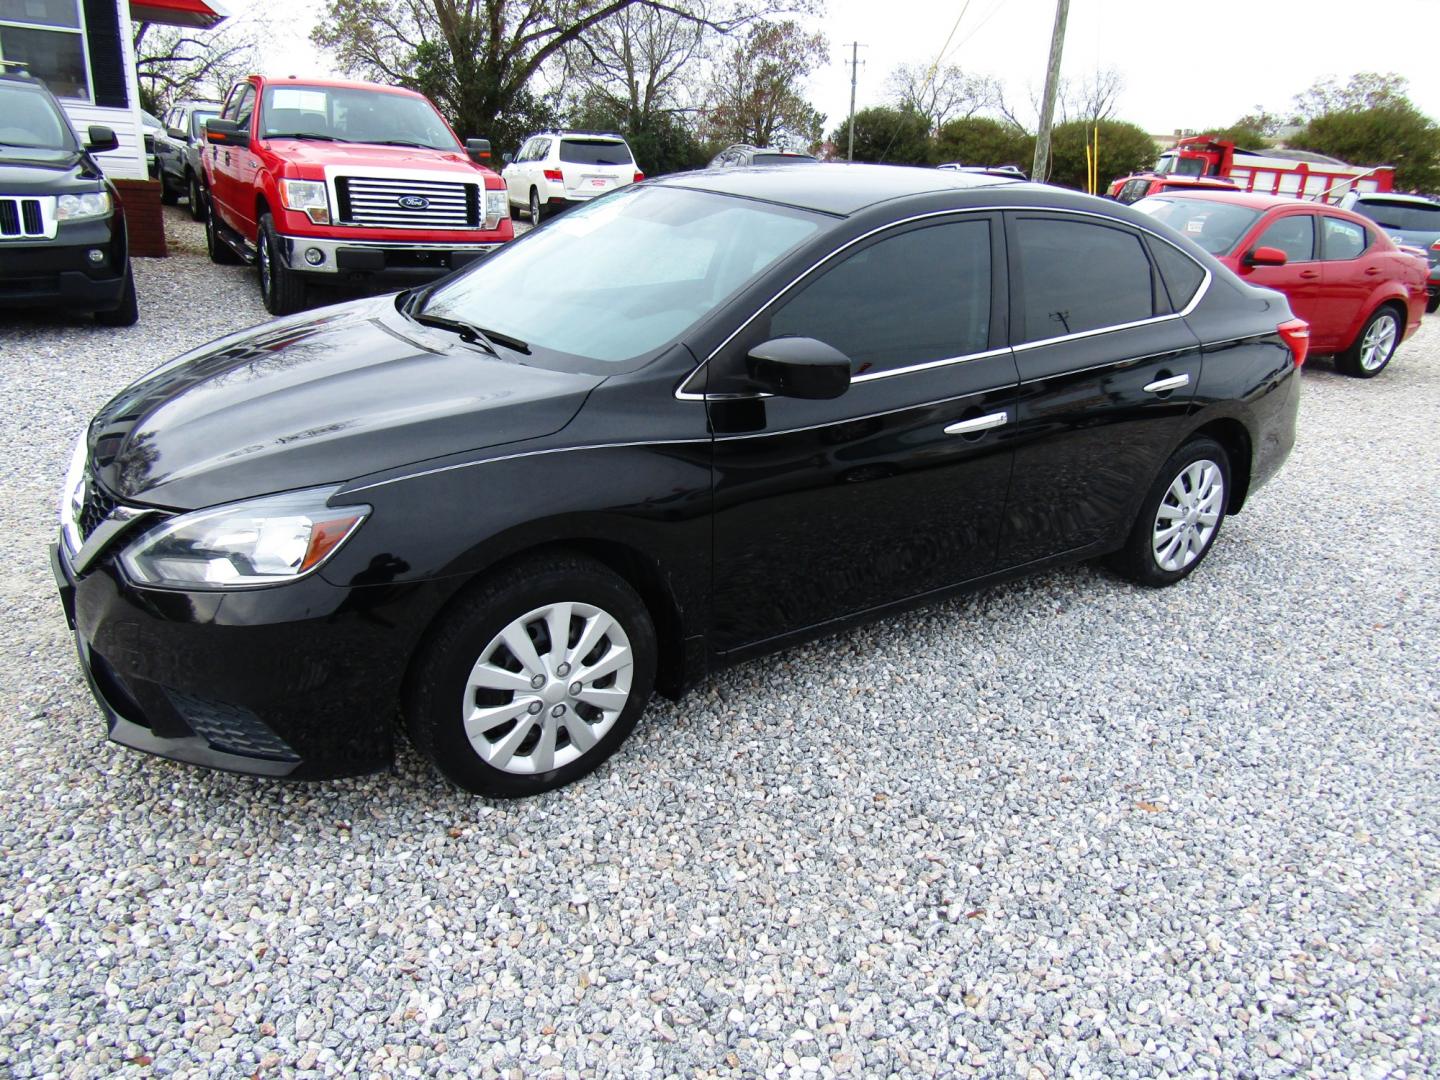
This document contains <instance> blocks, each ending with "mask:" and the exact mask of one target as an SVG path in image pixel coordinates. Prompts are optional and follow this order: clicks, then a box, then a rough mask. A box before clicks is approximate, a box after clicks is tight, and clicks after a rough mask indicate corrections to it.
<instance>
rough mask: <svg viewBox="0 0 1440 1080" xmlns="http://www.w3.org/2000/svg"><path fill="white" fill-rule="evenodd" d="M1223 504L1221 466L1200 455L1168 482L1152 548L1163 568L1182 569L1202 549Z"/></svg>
mask: <svg viewBox="0 0 1440 1080" xmlns="http://www.w3.org/2000/svg"><path fill="white" fill-rule="evenodd" d="M1224 506H1225V477H1224V475H1223V474H1222V473H1221V472H1220V466H1219V465H1216V464H1215V462H1213V461H1210V460H1209V459H1208V458H1202V459H1201V460H1199V461H1196V462H1193V463H1192V464H1190V465H1187V466H1185V468H1184V469H1182V470H1181V471H1180V475H1179V476H1177V477H1175V479H1174V480H1173V481H1171V483H1170V487H1169V489H1168V490H1167V491H1166V492H1165V497H1164V498H1163V499H1161V500H1160V509H1159V510H1158V511H1156V513H1155V528H1154V532H1153V535H1152V538H1151V548H1152V550H1153V551H1154V552H1155V561H1156V562H1157V563H1158V564H1159V565H1160V569H1162V570H1170V571H1175V570H1184V569H1185V568H1186V567H1187V566H1189V565H1190V564H1191V563H1193V562H1194V561H1195V560H1196V559H1198V558H1199V557H1200V556H1201V554H1202V553H1203V552H1204V551H1205V545H1206V544H1208V543H1210V538H1211V537H1212V536H1214V535H1215V527H1216V526H1217V525H1218V524H1219V523H1220V511H1221V510H1222V509H1223V507H1224Z"/></svg>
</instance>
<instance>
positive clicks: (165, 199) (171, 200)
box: [160, 169, 180, 206]
mask: <svg viewBox="0 0 1440 1080" xmlns="http://www.w3.org/2000/svg"><path fill="white" fill-rule="evenodd" d="M179 201H180V192H178V191H176V190H175V189H174V188H173V187H171V186H170V179H169V177H168V176H167V175H166V173H165V170H164V169H161V170H160V202H161V204H162V205H164V206H174V205H175V204H176V203H178V202H179Z"/></svg>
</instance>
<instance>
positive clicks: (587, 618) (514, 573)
mask: <svg viewBox="0 0 1440 1080" xmlns="http://www.w3.org/2000/svg"><path fill="white" fill-rule="evenodd" d="M655 657H656V642H655V628H654V624H653V622H652V621H651V618H650V614H649V612H648V611H647V610H646V608H645V604H644V602H643V601H642V600H641V599H640V597H639V595H637V594H636V592H635V590H634V589H632V588H631V587H630V585H629V584H628V583H627V582H626V581H625V580H624V579H623V578H620V577H619V576H617V575H616V574H614V573H613V572H611V571H610V570H609V569H607V568H606V567H605V566H603V565H602V564H600V563H597V562H594V561H592V560H590V559H586V558H583V557H581V556H578V555H569V554H564V553H561V554H558V555H554V556H549V557H545V558H538V559H533V560H528V561H525V562H522V563H518V564H514V565H512V566H510V567H508V568H507V569H506V572H505V573H504V574H503V575H497V576H495V577H492V578H490V579H487V580H486V581H484V582H482V583H481V584H479V585H478V586H476V587H474V588H472V589H471V590H470V591H469V592H467V593H465V594H463V595H462V596H461V598H460V599H459V600H458V602H457V603H456V604H455V605H453V606H452V607H451V609H450V611H449V612H448V614H446V615H445V616H443V617H442V619H441V621H440V623H439V624H438V625H437V627H436V629H435V630H434V632H433V633H432V634H431V635H430V637H429V639H428V641H427V643H426V645H425V646H424V647H423V652H422V654H421V656H420V657H419V659H418V661H417V664H416V666H415V669H414V670H413V671H412V673H411V678H410V680H409V682H408V687H409V689H408V691H407V694H406V702H405V705H406V708H405V714H406V723H407V726H408V728H409V731H410V736H411V739H412V741H413V742H414V743H415V745H416V747H417V748H419V749H420V750H421V752H422V753H424V754H425V755H426V756H427V757H429V758H430V759H431V761H433V762H434V763H435V765H436V767H437V768H439V769H440V771H441V772H442V773H444V774H445V775H446V776H447V777H449V778H450V779H451V780H452V781H454V782H455V783H456V784H458V785H459V786H460V787H462V788H465V789H466V790H467V791H473V792H475V793H477V794H481V795H490V796H495V797H497V798H516V797H520V796H525V795H537V794H539V793H541V792H544V791H550V790H551V789H553V788H557V787H561V786H562V785H564V784H568V783H570V782H571V781H573V780H577V779H579V778H580V777H582V776H584V775H585V774H586V773H588V772H590V771H591V770H592V769H594V768H595V767H596V766H598V765H599V764H600V763H601V762H603V761H604V760H605V759H606V758H608V757H609V756H610V755H611V754H612V753H614V752H615V750H616V749H617V748H618V747H619V745H620V744H621V743H622V742H624V741H625V738H626V736H628V735H629V734H630V732H631V731H632V730H633V729H634V727H635V724H636V723H637V722H638V721H639V719H640V714H641V713H642V712H644V710H645V704H646V702H647V701H648V700H649V697H650V691H651V688H652V687H653V685H654V681H655Z"/></svg>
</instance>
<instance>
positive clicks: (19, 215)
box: [0, 195, 45, 238]
mask: <svg viewBox="0 0 1440 1080" xmlns="http://www.w3.org/2000/svg"><path fill="white" fill-rule="evenodd" d="M44 235H45V219H44V217H43V215H42V214H41V213H40V200H39V199H18V198H9V197H7V196H4V195H0V236H3V237H7V238H10V237H21V236H37V237H44Z"/></svg>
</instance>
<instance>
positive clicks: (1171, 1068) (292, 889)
mask: <svg viewBox="0 0 1440 1080" xmlns="http://www.w3.org/2000/svg"><path fill="white" fill-rule="evenodd" d="M172 225H173V226H174V228H175V232H176V235H177V238H179V239H180V240H181V242H182V244H183V250H182V253H181V254H180V255H179V256H178V257H175V258H172V259H170V260H169V261H167V262H141V263H140V264H139V265H138V267H137V272H138V280H139V285H140V295H141V304H142V311H143V315H142V319H143V321H142V323H141V324H140V325H139V326H137V327H135V328H132V329H128V330H121V331H107V330H102V329H98V328H95V327H93V326H91V325H89V324H88V323H86V322H84V321H83V320H78V319H66V318H63V317H59V316H40V315H36V316H33V317H26V318H19V319H16V318H13V317H7V321H6V322H5V323H3V324H0V371H3V377H4V385H5V387H6V390H7V398H8V400H9V401H10V403H11V404H10V407H9V408H8V409H6V411H5V414H4V416H3V419H0V424H3V440H4V445H5V446H6V447H7V453H6V455H5V458H4V465H3V473H0V485H3V499H0V515H3V517H0V523H3V528H4V532H5V534H6V535H9V536H10V537H11V538H12V539H14V540H15V541H16V545H15V552H14V553H15V556H16V557H15V558H14V559H11V560H9V561H8V562H7V564H6V565H5V567H4V573H3V578H0V582H3V588H4V594H5V601H6V618H5V619H4V622H3V625H0V643H3V650H0V717H3V718H0V723H3V735H4V739H5V743H6V745H7V748H8V752H7V753H6V754H5V755H4V756H3V757H0V789H3V790H4V791H5V792H6V793H7V794H8V798H7V799H6V801H5V805H4V808H3V810H0V856H3V858H0V1072H3V1073H5V1074H7V1075H14V1076H40V1075H48V1076H96V1075H107V1076H110V1075H120V1076H141V1075H150V1074H170V1073H179V1074H209V1075H214V1076H238V1075H251V1074H255V1073H257V1072H258V1073H263V1074H265V1075H271V1074H281V1073H283V1074H286V1075H291V1074H297V1073H298V1074H299V1075H309V1074H312V1073H314V1074H336V1073H355V1072H363V1073H367V1074H374V1075H394V1076H402V1075H404V1076H409V1075H442V1074H443V1075H453V1074H460V1073H471V1074H479V1075H485V1076H490V1075H496V1074H501V1075H506V1076H522V1075H523V1076H526V1077H532V1076H549V1075H552V1074H554V1075H561V1074H565V1075H580V1074H584V1075H587V1076H588V1075H603V1076H617V1077H648V1076H687V1077H689V1076H710V1075H744V1076H760V1075H764V1076H784V1075H788V1076H809V1075H832V1074H834V1075H844V1076H859V1075H864V1076H886V1075H897V1076H931V1075H945V1076H956V1075H981V1076H1017V1077H1024V1078H1033V1077H1042V1078H1043V1077H1051V1076H1094V1077H1119V1076H1126V1077H1154V1076H1161V1075H1186V1076H1204V1075H1217V1076H1227V1077H1230V1076H1247V1075H1248V1076H1264V1077H1269V1076H1296V1075H1298V1076H1343V1077H1357V1078H1359V1077H1363V1078H1379V1077H1421V1076H1434V1075H1436V1074H1437V1073H1440V1022H1437V1021H1440V1017H1437V1015H1436V1013H1437V1009H1440V991H1437V972H1440V837H1437V824H1440V814H1437V809H1440V807H1437V796H1440V760H1437V752H1436V742H1435V731H1436V718H1437V713H1440V708H1437V707H1440V663H1437V659H1440V618H1437V611H1440V607H1437V601H1440V585H1437V583H1436V580H1435V577H1434V567H1435V566H1436V565H1437V563H1440V530H1437V528H1436V523H1437V522H1440V470H1437V463H1440V422H1437V417H1440V321H1437V320H1433V319H1432V320H1429V321H1428V323H1427V326H1426V327H1425V329H1424V330H1423V331H1422V333H1421V335H1420V336H1419V337H1418V338H1417V339H1415V340H1414V341H1412V342H1409V343H1407V344H1405V345H1404V346H1402V349H1401V352H1400V354H1399V355H1398V356H1397V358H1396V360H1395V361H1394V362H1393V363H1392V366H1391V369H1390V370H1389V371H1387V372H1386V373H1385V374H1384V375H1383V376H1381V377H1380V378H1379V379H1377V380H1375V381H1373V382H1359V381H1353V380H1350V379H1346V378H1343V377H1340V376H1338V375H1336V374H1335V373H1334V370H1333V368H1332V366H1331V365H1330V363H1329V361H1326V360H1319V361H1316V362H1313V363H1312V364H1311V365H1309V366H1307V369H1306V372H1305V376H1304V378H1305V399H1304V404H1303V408H1302V416H1301V438H1300V443H1299V446H1298V447H1297V449H1296V452H1295V455H1294V456H1293V457H1292V459H1291V461H1290V463H1289V465H1288V467H1287V468H1286V470H1285V471H1284V472H1283V473H1282V474H1281V476H1280V477H1279V478H1278V479H1277V480H1276V481H1275V482H1274V483H1273V484H1272V485H1271V486H1269V487H1268V488H1266V489H1265V490H1263V491H1262V492H1260V493H1259V494H1258V495H1257V496H1256V498H1255V499H1254V501H1253V503H1252V504H1251V506H1250V508H1249V509H1247V511H1246V512H1245V513H1244V514H1243V515H1241V516H1240V517H1238V518H1235V519H1233V520H1232V521H1230V522H1229V523H1228V524H1227V525H1226V529H1225V533H1224V535H1223V536H1222V537H1221V540H1220V543H1219V545H1218V547H1217V548H1216V550H1215V552H1214V553H1213V554H1212V556H1211V557H1210V560H1209V562H1208V563H1207V565H1206V566H1205V567H1204V568H1203V569H1202V570H1201V571H1200V572H1199V573H1197V574H1196V575H1195V576H1193V577H1192V578H1191V579H1189V580H1188V581H1187V582H1185V583H1184V584H1182V585H1181V586H1179V587H1177V588H1174V589H1170V590H1166V591H1161V592H1150V591H1144V590H1140V589H1137V588H1134V587H1131V586H1129V585H1127V584H1123V583H1121V582H1119V581H1117V580H1115V579H1113V578H1111V577H1109V576H1107V575H1106V574H1104V573H1102V572H1100V571H1098V570H1095V569H1093V568H1089V567H1080V568H1076V569H1072V570H1066V571H1062V572H1056V573H1051V574H1047V575H1044V576H1041V577H1038V578H1034V579H1031V580H1028V581H1025V582H1021V583H1018V584H1014V585H1010V586H1006V587H1002V588H997V589H993V590H991V591H989V592H986V593H983V594H981V595H978V596H975V597H971V598H967V599H962V600H957V601H954V602H950V603H944V604H939V605H936V606H933V607H930V608H927V609H925V610H922V611H919V612H917V613H914V614H911V615H908V616H906V617H903V618H896V619H891V620H888V621H886V622H883V623H879V624H876V625H873V626H870V627H868V628H865V629H861V630H857V631H854V632H852V633H848V634H845V635H842V636H839V637H835V638H832V639H830V640H827V641H824V642H821V643H819V644H816V645H813V646H809V647H806V648H801V649H796V650H794V651H791V652H789V653H786V654H783V655H781V656H779V657H778V658H774V659H771V660H768V661H763V662H758V663H753V664H750V665H747V666H745V667H742V668H739V669H737V670H734V671H731V672H728V673H726V674H723V675H720V676H716V677H714V678H712V679H710V680H709V681H708V682H707V683H705V684H704V685H703V686H702V687H701V688H700V689H699V690H697V691H695V692H693V693H691V694H690V695H689V696H688V697H687V698H686V699H685V700H684V701H683V702H681V703H680V704H679V705H678V706H676V705H672V704H670V703H667V702H657V703H656V704H655V705H654V706H653V707H652V709H651V711H650V712H649V714H648V715H647V718H646V720H645V722H644V723H643V724H642V726H641V728H640V730H639V731H637V733H636V735H635V736H634V738H632V740H631V741H630V743H629V745H628V746H627V747H625V748H624V750H622V752H621V753H620V754H619V755H618V756H617V757H616V758H614V759H612V761H611V762H610V763H609V764H607V765H606V766H605V767H604V768H602V769H601V770H600V771H599V772H598V773H597V774H595V775H594V776H592V777H590V778H589V779H587V780H585V781H583V782H581V783H580V784H579V785H578V786H574V787H571V788H569V789H567V790H564V791H561V792H558V793H555V794H552V795H549V796H546V797H543V798H539V799H535V800H531V801H527V802H523V803H518V804H500V803H490V802H486V801H483V800H477V799H473V798H469V797H466V796H463V795H461V794H458V793H457V792H455V791H453V790H450V789H448V788H447V787H445V786H444V785H443V784H442V783H441V781H440V780H439V779H438V778H437V777H436V776H435V775H434V774H433V773H431V772H430V770H429V769H428V768H427V767H426V766H425V765H424V764H423V763H422V762H420V761H419V760H418V759H417V758H416V757H415V755H414V754H413V753H411V752H409V751H408V750H405V751H403V752H402V754H401V757H400V760H399V762H398V764H397V767H396V768H395V769H394V771H393V772H390V773H388V774H384V775H379V776H374V777H369V778H365V779H360V780H354V781H346V782H340V783H329V784H323V785H312V786H297V785H286V784H281V783H271V782H264V781H257V780H251V779H245V778H237V777H231V776H224V775H220V774H213V773H205V772H202V771H198V770H195V769H191V768H187V767H184V766H179V765H172V764H168V763H164V762H159V761H155V760H151V759H147V758H144V757H142V756H140V755H137V754H134V753H131V752H129V751H125V750H122V749H119V748H117V747H114V746H112V745H110V744H108V743H107V742H106V741H105V740H104V738H103V735H102V731H103V727H102V724H101V721H100V718H99V716H98V714H97V712H96V709H95V707H94V706H93V704H92V703H91V701H90V699H89V697H88V694H87V692H86V690H85V687H84V684H83V683H82V681H81V678H80V675H79V672H78V670H77V667H76V664H75V660H74V656H73V654H72V652H71V648H70V645H69V643H68V641H67V637H66V631H65V624H64V620H63V618H62V616H61V613H60V609H59V605H58V603H57V601H56V600H55V598H54V595H53V590H52V586H51V581H50V575H49V570H48V565H47V561H46V553H45V545H46V543H47V542H48V541H49V540H50V538H51V535H52V531H53V504H54V501H55V495H56V490H57V488H58V486H59V481H60V477H61V475H62V473H63V471H64V466H65V461H66V459H67V455H68V453H69V449H70V446H71V443H72V440H73V438H74V436H75V433H76V432H77V431H78V430H79V428H80V425H81V423H82V421H83V420H84V419H85V418H87V417H88V416H89V415H90V413H91V412H92V410H94V409H95V408H97V407H98V406H99V405H100V404H101V403H102V402H103V401H104V400H105V399H106V398H107V397H108V396H109V395H110V394H111V393H112V392H114V391H115V390H117V389H118V388H119V387H120V386H121V385H122V384H123V383H125V382H126V381H127V380H128V379H130V378H132V377H133V376H135V375H137V374H139V373H140V372H142V371H144V370H145V369H147V368H148V367H150V366H151V365H153V364H155V363H157V362H159V361H161V360H164V359H165V358H167V357H169V356H170V355H172V354H174V353H175V352H177V351H179V350H180V349H182V348H185V347H188V346H190V345H193V344H195V343H198V342H200V341H202V340H204V339H206V338H209V337H211V336H213V335H217V334H219V333H221V332H222V331H225V330H228V329H231V328H234V327H237V326H241V325H244V324H246V323H250V322H254V321H258V320H260V319H261V317H262V315H263V312H262V311H261V309H260V306H259V303H258V301H257V300H256V288H255V285H254V281H253V278H252V273H253V272H252V271H249V270H245V269H232V268H220V267H213V266H211V265H209V264H208V263H207V262H206V261H205V259H204V256H203V247H202V245H201V244H200V237H199V233H198V230H197V229H196V227H194V226H191V225H189V224H188V223H185V222H182V221H181V220H180V218H179V216H178V215H177V216H175V217H174V219H173V221H172Z"/></svg>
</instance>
